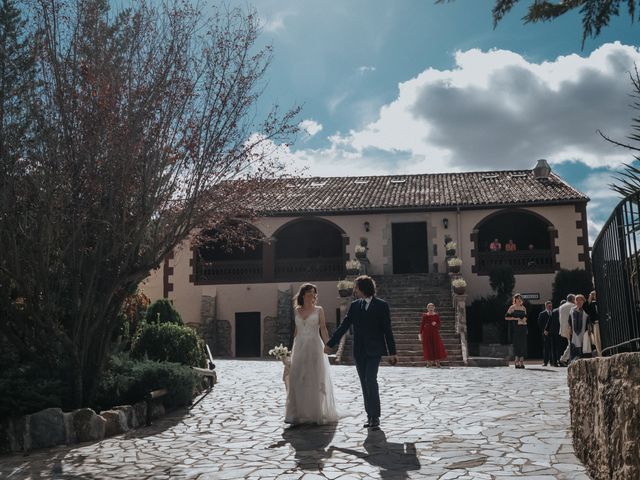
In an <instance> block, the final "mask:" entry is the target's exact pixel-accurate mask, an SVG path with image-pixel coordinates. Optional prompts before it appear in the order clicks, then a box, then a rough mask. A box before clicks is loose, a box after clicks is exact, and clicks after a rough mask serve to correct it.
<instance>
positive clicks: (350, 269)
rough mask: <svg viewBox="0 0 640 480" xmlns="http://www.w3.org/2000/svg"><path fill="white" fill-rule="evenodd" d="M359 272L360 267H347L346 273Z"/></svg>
mask: <svg viewBox="0 0 640 480" xmlns="http://www.w3.org/2000/svg"><path fill="white" fill-rule="evenodd" d="M359 273H360V269H358V268H347V275H358V274H359Z"/></svg>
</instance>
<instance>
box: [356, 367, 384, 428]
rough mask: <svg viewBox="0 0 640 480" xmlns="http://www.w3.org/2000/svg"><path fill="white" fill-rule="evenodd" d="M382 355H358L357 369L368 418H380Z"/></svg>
mask: <svg viewBox="0 0 640 480" xmlns="http://www.w3.org/2000/svg"><path fill="white" fill-rule="evenodd" d="M380 359H381V357H367V356H362V357H360V356H359V357H356V358H355V361H356V370H358V377H360V385H361V386H362V396H363V397H364V410H365V411H366V412H367V417H368V418H380V392H379V390H378V367H380Z"/></svg>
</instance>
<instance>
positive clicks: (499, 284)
mask: <svg viewBox="0 0 640 480" xmlns="http://www.w3.org/2000/svg"><path fill="white" fill-rule="evenodd" d="M489 285H491V288H492V289H493V291H494V292H496V297H497V298H498V300H499V301H500V302H501V303H504V302H506V301H508V299H509V297H511V294H512V293H513V289H514V288H515V286H516V277H515V276H514V275H513V269H512V268H511V267H510V266H508V265H502V266H499V267H496V268H494V269H493V270H491V272H489Z"/></svg>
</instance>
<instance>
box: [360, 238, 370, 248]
mask: <svg viewBox="0 0 640 480" xmlns="http://www.w3.org/2000/svg"><path fill="white" fill-rule="evenodd" d="M368 244H369V240H367V237H360V245H362V246H363V247H366V246H367V245H368Z"/></svg>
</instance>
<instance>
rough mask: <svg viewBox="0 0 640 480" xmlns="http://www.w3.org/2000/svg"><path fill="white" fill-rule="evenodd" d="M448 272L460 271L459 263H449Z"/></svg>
mask: <svg viewBox="0 0 640 480" xmlns="http://www.w3.org/2000/svg"><path fill="white" fill-rule="evenodd" d="M449 272H450V273H460V265H449Z"/></svg>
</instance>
